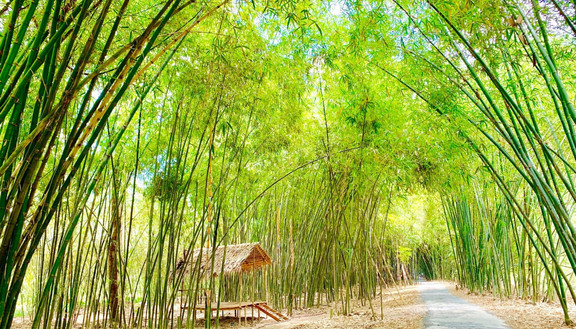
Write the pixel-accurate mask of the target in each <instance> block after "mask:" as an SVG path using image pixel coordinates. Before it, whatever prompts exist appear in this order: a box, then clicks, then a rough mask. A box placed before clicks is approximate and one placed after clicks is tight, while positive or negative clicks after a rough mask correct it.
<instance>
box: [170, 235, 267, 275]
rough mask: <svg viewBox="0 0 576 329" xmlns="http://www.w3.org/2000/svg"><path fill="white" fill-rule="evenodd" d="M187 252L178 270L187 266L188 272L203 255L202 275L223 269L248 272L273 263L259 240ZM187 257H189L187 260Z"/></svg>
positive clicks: (227, 272)
mask: <svg viewBox="0 0 576 329" xmlns="http://www.w3.org/2000/svg"><path fill="white" fill-rule="evenodd" d="M212 252H214V270H213V271H211V270H210V268H211V267H212V257H211V256H212ZM187 253H188V251H187V250H185V251H184V256H182V258H180V261H178V265H177V267H176V270H177V271H182V270H183V269H184V268H185V270H186V274H188V273H190V270H191V269H193V268H194V269H195V268H196V266H198V263H197V262H198V257H200V256H201V257H202V258H201V259H200V271H201V272H202V276H204V275H209V273H211V272H212V275H214V276H217V275H218V274H220V273H221V271H223V273H224V274H232V273H242V272H248V271H253V270H257V269H259V268H261V267H264V266H266V265H270V264H272V260H271V259H270V256H268V254H267V253H266V251H264V249H262V247H261V246H260V243H259V242H254V243H242V244H231V245H227V246H220V247H218V248H216V250H213V249H212V248H199V249H194V251H193V254H192V255H191V257H189V256H188V255H187ZM186 259H188V261H187V262H186ZM222 262H224V269H222Z"/></svg>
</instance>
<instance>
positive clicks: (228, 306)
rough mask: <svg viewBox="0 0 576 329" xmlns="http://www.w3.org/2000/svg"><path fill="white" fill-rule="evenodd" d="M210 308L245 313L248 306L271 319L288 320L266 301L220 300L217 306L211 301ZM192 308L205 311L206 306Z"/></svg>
mask: <svg viewBox="0 0 576 329" xmlns="http://www.w3.org/2000/svg"><path fill="white" fill-rule="evenodd" d="M211 308H212V311H216V310H218V311H241V310H244V311H245V312H244V313H245V314H246V309H248V308H250V309H252V310H254V309H257V310H258V311H259V312H260V311H261V312H262V313H264V314H266V315H268V316H269V317H271V318H272V319H274V320H276V321H284V320H288V317H287V316H286V315H284V314H282V313H280V312H278V311H276V310H274V309H273V308H271V307H270V306H268V303H266V302H222V303H220V305H219V306H218V304H217V303H213V304H212V307H211ZM194 310H195V311H205V310H206V306H205V305H196V307H195V308H194Z"/></svg>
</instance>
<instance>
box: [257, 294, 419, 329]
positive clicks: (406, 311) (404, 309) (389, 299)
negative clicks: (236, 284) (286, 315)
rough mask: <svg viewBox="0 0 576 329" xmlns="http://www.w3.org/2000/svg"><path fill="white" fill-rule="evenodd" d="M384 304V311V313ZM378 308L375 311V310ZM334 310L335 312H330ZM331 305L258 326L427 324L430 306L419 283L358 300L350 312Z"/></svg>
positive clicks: (396, 328)
mask: <svg viewBox="0 0 576 329" xmlns="http://www.w3.org/2000/svg"><path fill="white" fill-rule="evenodd" d="M381 306H383V310H384V313H383V314H382V313H381V309H382V308H381ZM372 309H373V310H374V313H373V312H372ZM331 310H332V314H333V316H330V314H331ZM334 314H335V309H334V308H332V307H330V306H323V307H320V308H313V309H305V310H298V311H295V313H294V315H293V316H292V318H291V319H290V320H288V321H284V322H274V321H273V320H263V321H262V322H260V323H259V324H257V325H256V326H254V327H255V328H266V329H288V328H290V329H296V328H297V329H311V328H330V329H332V328H333V329H340V328H392V329H413V328H423V325H424V315H425V314H426V307H425V306H424V303H423V302H422V300H421V299H420V295H419V293H418V290H417V288H416V286H406V287H401V288H399V289H398V290H396V289H388V290H384V291H383V293H382V303H381V302H380V296H377V297H376V298H375V299H373V300H372V308H371V307H370V305H369V303H365V305H362V304H361V303H359V302H355V303H354V307H353V312H352V313H351V314H350V315H334Z"/></svg>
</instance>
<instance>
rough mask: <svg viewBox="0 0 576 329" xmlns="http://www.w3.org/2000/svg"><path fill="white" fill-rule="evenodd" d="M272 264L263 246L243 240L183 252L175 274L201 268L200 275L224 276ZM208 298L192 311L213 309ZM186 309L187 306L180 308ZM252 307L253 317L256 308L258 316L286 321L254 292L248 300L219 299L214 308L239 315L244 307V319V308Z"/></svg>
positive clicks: (245, 314) (196, 305) (182, 274)
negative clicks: (237, 242) (224, 300)
mask: <svg viewBox="0 0 576 329" xmlns="http://www.w3.org/2000/svg"><path fill="white" fill-rule="evenodd" d="M270 264H272V260H271V259H270V256H269V255H268V254H267V253H266V251H264V249H262V247H261V246H260V243H259V242H254V243H242V244H234V245H226V246H220V247H218V248H216V249H214V248H199V249H195V250H194V251H193V253H192V255H190V254H188V251H187V250H185V251H184V255H183V256H182V257H181V258H180V260H179V261H178V264H177V266H176V273H175V274H176V275H178V276H180V277H184V276H187V275H190V273H191V272H192V273H194V272H195V271H198V270H199V271H200V273H199V274H200V276H201V277H208V276H209V275H212V276H218V275H220V273H222V274H223V275H224V276H226V275H231V274H236V273H246V272H252V271H255V270H257V269H260V268H262V267H264V266H266V265H270ZM210 303H211V302H210V298H208V299H205V300H204V302H199V303H194V310H195V311H196V310H204V311H205V310H207V309H210V312H212V310H213V308H212V307H211V306H209V305H210ZM183 308H186V307H183ZM248 308H250V309H252V317H254V309H257V310H258V317H259V316H260V315H259V314H260V311H262V312H264V314H266V315H268V316H269V317H271V318H272V319H274V320H276V321H282V320H287V319H288V317H286V316H285V315H283V314H282V313H280V312H278V311H276V310H274V309H272V308H271V307H270V306H268V304H267V303H266V302H265V301H255V300H254V295H253V299H252V301H250V302H238V301H236V302H220V303H219V304H218V306H217V310H220V311H222V312H224V311H234V312H235V315H236V316H238V315H239V314H240V313H239V312H240V311H241V310H244V318H245V319H246V317H247V309H248Z"/></svg>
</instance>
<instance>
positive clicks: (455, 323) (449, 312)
mask: <svg viewBox="0 0 576 329" xmlns="http://www.w3.org/2000/svg"><path fill="white" fill-rule="evenodd" d="M418 288H419V290H420V295H421V296H422V299H423V300H424V302H425V303H426V307H427V308H428V313H427V314H426V318H425V319H424V326H425V327H426V328H430V329H452V328H458V329H472V328H486V329H509V327H508V326H506V324H504V321H502V320H500V319H499V318H497V317H495V316H494V315H492V314H490V313H488V312H487V311H485V310H483V309H482V308H481V307H480V306H478V305H475V304H471V303H469V302H467V301H465V300H464V299H462V298H458V297H456V296H454V295H452V294H451V293H450V292H449V291H448V289H447V288H446V287H445V286H444V285H443V284H441V283H439V282H422V283H420V284H419V286H418Z"/></svg>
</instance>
